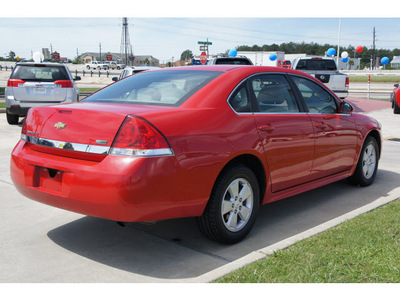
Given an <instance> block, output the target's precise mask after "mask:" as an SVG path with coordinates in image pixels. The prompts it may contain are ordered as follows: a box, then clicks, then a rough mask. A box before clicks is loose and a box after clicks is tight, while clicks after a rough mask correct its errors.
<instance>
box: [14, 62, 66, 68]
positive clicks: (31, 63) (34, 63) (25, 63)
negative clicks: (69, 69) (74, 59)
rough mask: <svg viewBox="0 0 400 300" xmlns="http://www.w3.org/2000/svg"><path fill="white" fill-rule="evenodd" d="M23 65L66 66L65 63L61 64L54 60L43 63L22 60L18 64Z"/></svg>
mask: <svg viewBox="0 0 400 300" xmlns="http://www.w3.org/2000/svg"><path fill="white" fill-rule="evenodd" d="M16 65H17V66H18V65H21V66H37V65H40V66H49V67H65V64H60V63H53V62H41V63H37V62H20V63H17V64H16Z"/></svg>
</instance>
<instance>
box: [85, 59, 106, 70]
mask: <svg viewBox="0 0 400 300" xmlns="http://www.w3.org/2000/svg"><path fill="white" fill-rule="evenodd" d="M86 68H87V69H88V70H90V69H99V70H101V69H103V70H108V69H109V66H108V65H107V64H105V63H104V62H102V61H92V62H91V63H88V64H86Z"/></svg>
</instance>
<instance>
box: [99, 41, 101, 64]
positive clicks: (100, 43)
mask: <svg viewBox="0 0 400 300" xmlns="http://www.w3.org/2000/svg"><path fill="white" fill-rule="evenodd" d="M99 49H100V59H99V60H100V61H101V43H99Z"/></svg>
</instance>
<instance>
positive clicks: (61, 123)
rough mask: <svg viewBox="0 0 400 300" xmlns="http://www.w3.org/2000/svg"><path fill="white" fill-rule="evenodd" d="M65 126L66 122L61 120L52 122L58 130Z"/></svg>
mask: <svg viewBox="0 0 400 300" xmlns="http://www.w3.org/2000/svg"><path fill="white" fill-rule="evenodd" d="M65 126H67V124H65V123H63V122H57V123H56V124H54V127H55V128H57V129H58V130H61V129H64V128H65Z"/></svg>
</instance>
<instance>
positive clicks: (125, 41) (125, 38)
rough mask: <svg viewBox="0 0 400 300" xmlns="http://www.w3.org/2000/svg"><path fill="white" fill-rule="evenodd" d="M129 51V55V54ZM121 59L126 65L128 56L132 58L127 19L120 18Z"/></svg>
mask: <svg viewBox="0 0 400 300" xmlns="http://www.w3.org/2000/svg"><path fill="white" fill-rule="evenodd" d="M129 50H130V53H129ZM120 52H121V57H122V59H123V60H125V61H124V62H125V64H126V65H128V57H129V54H130V55H131V56H132V55H133V52H132V45H131V42H130V38H129V30H128V18H122V36H121V48H120Z"/></svg>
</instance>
